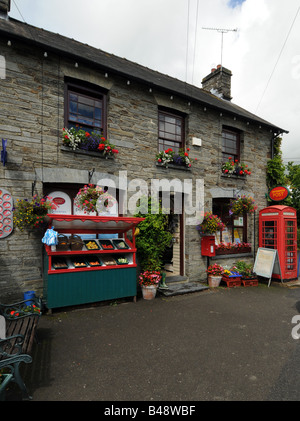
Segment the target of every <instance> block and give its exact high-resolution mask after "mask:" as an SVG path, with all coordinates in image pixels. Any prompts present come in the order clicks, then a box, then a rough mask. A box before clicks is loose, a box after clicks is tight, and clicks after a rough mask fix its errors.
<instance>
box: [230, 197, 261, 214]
mask: <svg viewBox="0 0 300 421" xmlns="http://www.w3.org/2000/svg"><path fill="white" fill-rule="evenodd" d="M256 209H257V205H255V200H254V199H253V197H251V196H246V195H242V196H238V197H237V198H236V199H233V200H230V205H229V215H235V216H238V215H243V213H244V212H246V213H254V211H255V210H256Z"/></svg>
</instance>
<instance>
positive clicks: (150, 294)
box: [142, 285, 157, 300]
mask: <svg viewBox="0 0 300 421" xmlns="http://www.w3.org/2000/svg"><path fill="white" fill-rule="evenodd" d="M156 291H157V285H148V286H145V285H142V293H143V298H144V300H153V299H154V298H155V296H156Z"/></svg>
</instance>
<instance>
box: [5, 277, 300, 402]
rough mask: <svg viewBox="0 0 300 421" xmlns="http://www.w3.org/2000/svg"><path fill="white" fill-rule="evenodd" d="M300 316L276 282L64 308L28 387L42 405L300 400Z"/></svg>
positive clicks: (299, 301)
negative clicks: (294, 333)
mask: <svg viewBox="0 0 300 421" xmlns="http://www.w3.org/2000/svg"><path fill="white" fill-rule="evenodd" d="M299 313H300V288H299V287H286V286H280V284H277V283H276V284H274V283H272V284H271V287H270V288H268V287H267V286H266V284H259V286H258V287H248V288H245V287H239V288H218V289H216V290H209V289H208V290H203V291H200V292H194V293H191V294H185V295H180V296H174V297H163V296H160V297H156V298H155V300H153V301H145V300H143V299H142V298H139V299H138V300H137V302H136V303H133V302H131V301H130V302H128V301H125V302H124V301H123V302H121V303H119V304H117V303H112V304H110V305H97V306H86V307H84V308H72V309H62V310H60V311H54V312H53V313H52V314H51V315H50V314H49V315H43V316H42V318H41V321H40V325H39V330H38V333H39V338H40V344H39V345H38V346H36V347H35V355H34V361H33V363H32V364H31V365H28V366H26V369H25V371H24V376H25V381H26V384H27V386H28V388H29V390H30V392H31V394H32V396H33V400H34V401H102V402H106V401H110V402H115V403H116V402H119V401H135V402H142V401H146V402H155V401H156V402H163V401H167V402H187V401H188V402H191V401H194V402H195V401H240V400H245V401H270V400H277V401H278V400H279V401H280V400H283V401H286V400H300V376H299V366H300V365H299V363H300V348H299V346H300V345H299V344H300V339H299V340H297V339H293V338H292V335H291V332H292V328H293V327H295V328H297V326H296V324H293V323H292V318H293V316H295V315H299ZM299 319H300V317H299ZM298 323H299V322H298ZM296 330H297V329H296ZM299 333H300V323H299ZM7 400H18V390H17V389H15V386H13V387H12V388H11V389H10V390H9V391H8V394H7Z"/></svg>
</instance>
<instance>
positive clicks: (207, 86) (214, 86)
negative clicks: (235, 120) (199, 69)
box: [202, 64, 232, 101]
mask: <svg viewBox="0 0 300 421" xmlns="http://www.w3.org/2000/svg"><path fill="white" fill-rule="evenodd" d="M231 76H232V73H231V71H230V70H228V69H226V68H225V67H222V66H221V65H220V64H219V65H218V66H217V68H216V69H211V73H210V74H209V75H208V76H206V77H205V78H203V79H202V88H203V89H204V90H205V91H208V92H210V93H212V94H213V95H216V96H219V97H220V98H223V99H226V100H227V101H231V99H232V97H231Z"/></svg>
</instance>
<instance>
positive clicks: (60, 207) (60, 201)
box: [48, 191, 72, 215]
mask: <svg viewBox="0 0 300 421" xmlns="http://www.w3.org/2000/svg"><path fill="white" fill-rule="evenodd" d="M48 196H49V197H51V198H52V200H53V202H54V203H55V204H56V206H57V208H56V209H55V210H54V211H53V212H51V213H55V214H61V215H70V214H71V213H72V212H71V199H70V197H69V196H68V195H67V194H66V193H64V192H62V191H54V192H51V193H49V194H48Z"/></svg>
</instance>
